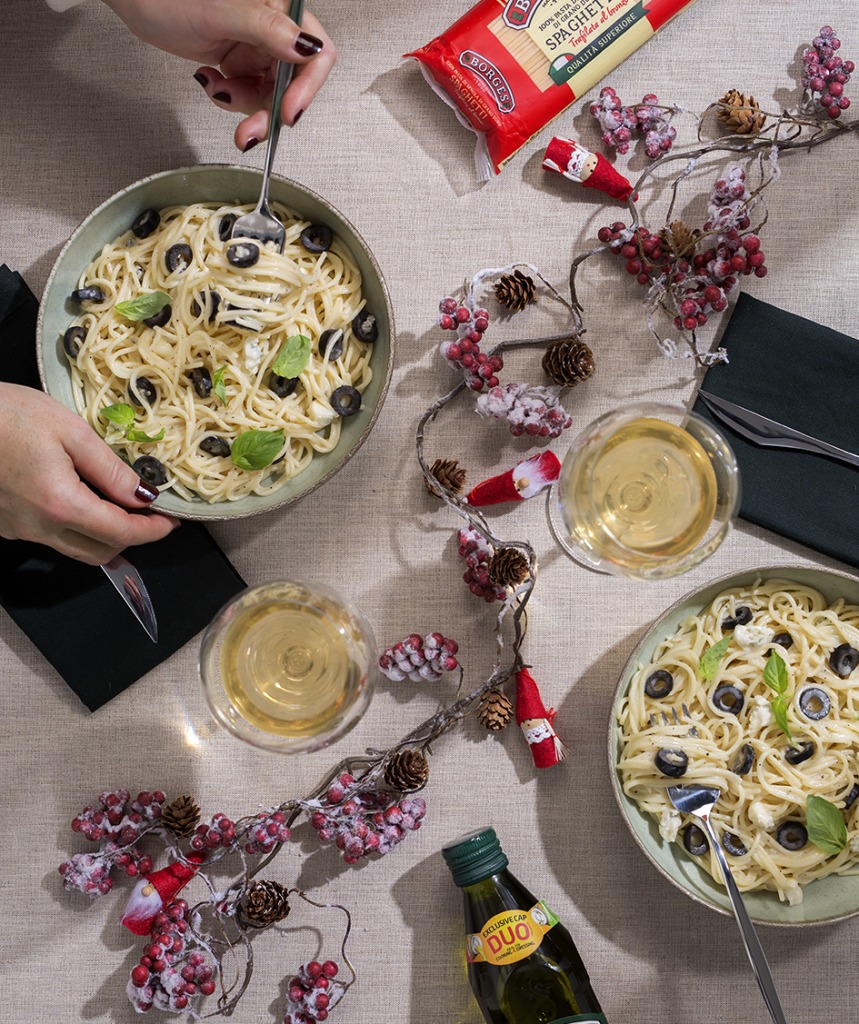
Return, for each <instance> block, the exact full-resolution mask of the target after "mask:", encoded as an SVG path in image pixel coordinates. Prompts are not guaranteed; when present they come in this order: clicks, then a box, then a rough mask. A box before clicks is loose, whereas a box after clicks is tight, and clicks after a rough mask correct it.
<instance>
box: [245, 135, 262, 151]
mask: <svg viewBox="0 0 859 1024" xmlns="http://www.w3.org/2000/svg"><path fill="white" fill-rule="evenodd" d="M258 145H259V139H257V138H253V139H248V141H247V142H246V143H245V144H244V148H243V149H242V152H243V153H247V152H248V150H251V149H253V148H254V146H258Z"/></svg>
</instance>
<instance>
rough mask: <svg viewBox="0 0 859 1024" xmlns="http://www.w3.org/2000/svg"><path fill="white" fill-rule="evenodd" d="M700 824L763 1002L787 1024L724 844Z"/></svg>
mask: <svg viewBox="0 0 859 1024" xmlns="http://www.w3.org/2000/svg"><path fill="white" fill-rule="evenodd" d="M700 820H701V822H702V823H703V825H704V827H705V828H706V830H707V835H708V836H709V838H710V844H711V846H712V847H713V849H714V850H715V852H716V859H717V860H718V862H719V867H720V868H721V871H722V879H723V881H724V883H725V888H726V889H727V890H728V896H729V897H730V900H731V906H732V907H733V908H734V916H735V917H736V919H737V924H738V925H739V926H740V934H741V935H742V937H743V945H744V946H745V947H746V953H747V954H748V957H749V961H750V962H751V965H752V970H753V971H754V972H755V978H756V979H757V982H758V986H759V987H760V990H761V995H762V996H763V997H764V1002H765V1003H766V1004H767V1009H768V1010H769V1014H770V1017H771V1018H772V1020H773V1024H787V1019H786V1018H785V1015H784V1010H782V1008H781V1003H780V1002H779V998H778V993H777V992H776V987H775V982H774V981H773V976H772V972H771V971H770V965H769V964H768V963H767V958H766V954H765V953H764V950H763V946H761V943H760V939H758V933H757V932H756V931H755V926H754V925H753V924H752V919H751V918H750V917H749V913H748V911H747V910H746V905H745V903H744V902H743V897H742V895H741V893H740V890H739V889H738V888H737V883H736V882H735V881H734V876H733V874H732V873H731V868H730V866H729V864H728V860H727V858H726V857H725V854H724V852H723V850H722V844H721V843H720V842H719V837H718V835H716V829H715V828H714V827H713V824H712V823H711V821H710V819H709V818H701V819H700Z"/></svg>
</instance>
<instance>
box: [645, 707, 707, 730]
mask: <svg viewBox="0 0 859 1024" xmlns="http://www.w3.org/2000/svg"><path fill="white" fill-rule="evenodd" d="M680 710H681V712H682V714H680V715H678V714H677V708H672V709H671V715H670V716H669V715H668V714H666V712H664V711H660V712H659V715H661V716H662V724H663V725H685V723H686V722H691V721H692V715H691V714H690V713H689V708H687V707H686V705H685V704H681V705H680ZM659 715H657V714H655V713H654V714H652V715H650V724H651V726H653V727H655V726H657V725H659ZM689 735H690V736H697V735H698V730H697V729H696V728H695V726H694V725H693V726H692V728H691V729H690V730H689Z"/></svg>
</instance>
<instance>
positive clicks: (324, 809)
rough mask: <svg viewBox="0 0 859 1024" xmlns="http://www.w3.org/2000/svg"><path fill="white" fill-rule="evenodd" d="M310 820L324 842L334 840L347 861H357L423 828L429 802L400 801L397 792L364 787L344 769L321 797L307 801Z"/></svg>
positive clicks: (414, 799) (352, 862) (416, 799)
mask: <svg viewBox="0 0 859 1024" xmlns="http://www.w3.org/2000/svg"><path fill="white" fill-rule="evenodd" d="M307 806H308V807H309V808H311V809H312V813H311V815H310V823H311V824H312V825H313V827H314V828H315V829H316V832H317V834H318V836H319V838H320V839H321V840H322V841H323V842H329V843H330V842H333V843H334V844H335V846H336V847H337V849H338V850H340V851H341V852H342V854H343V860H344V861H346V863H347V864H357V863H358V861H359V860H360V859H361V858H362V857H366V856H369V854H371V853H380V854H384V853H390V851H391V850H393V848H394V847H395V846H396V845H397V844H398V843H401V842H402V841H403V839H405V837H406V833H407V832H411V831H414V830H416V829H419V828H420V827H421V821H422V820H423V817H424V815H425V814H426V809H427V806H426V801H424V800H422V799H420V798H419V797H415V798H406V799H404V800H398V799H397V796H396V794H394V793H388V792H384V791H378V790H361V789H358V788H357V787H356V785H355V779H354V777H353V776H351V775H349V774H348V772H344V773H343V774H342V775H340V776H339V777H338V778H337V780H336V781H335V782H334V783H333V784H332V785H331V786H329V788H328V792H327V793H326V794H325V796H324V797H323V798H322V799H321V800H312V801H309V802H308V803H307Z"/></svg>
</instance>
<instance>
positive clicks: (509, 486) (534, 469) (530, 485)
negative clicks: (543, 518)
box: [466, 451, 561, 508]
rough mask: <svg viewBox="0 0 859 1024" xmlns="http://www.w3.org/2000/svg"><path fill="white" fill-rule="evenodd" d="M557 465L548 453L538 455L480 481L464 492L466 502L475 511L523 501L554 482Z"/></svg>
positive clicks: (559, 465)
mask: <svg viewBox="0 0 859 1024" xmlns="http://www.w3.org/2000/svg"><path fill="white" fill-rule="evenodd" d="M560 472H561V463H560V462H559V461H558V457H557V455H555V454H554V453H552V452H548V451H546V452H540V453H539V454H538V455H532V456H531V458H530V459H525V461H524V462H520V463H519V465H518V466H514V467H513V469H508V470H507V472H506V473H501V474H499V475H498V476H493V477H490V479H489V480H484V481H483V482H482V483H479V484H478V485H477V486H476V487H475V488H473V489H472V490H471V491H469V492H468V494H467V495H466V501H467V502H468V504H469V505H474V506H475V508H481V507H483V506H484V505H500V504H501V503H502V502H504V501H524V499H525V498H533V497H534V495H535V494H539V493H540V491H543V490H545V489H546V488H547V487H551V485H552V484H553V483H554V482H555V481H556V480H557V479H558V476H559V475H560Z"/></svg>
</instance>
